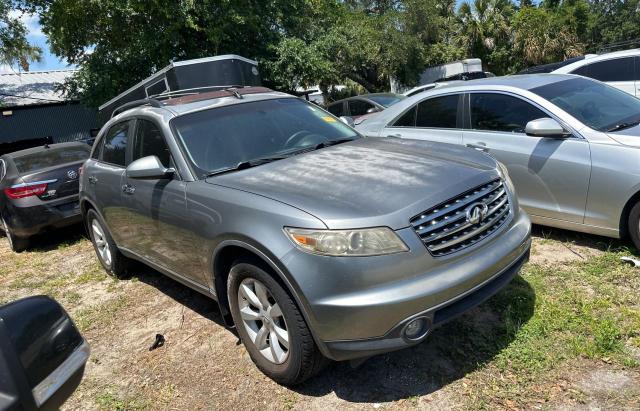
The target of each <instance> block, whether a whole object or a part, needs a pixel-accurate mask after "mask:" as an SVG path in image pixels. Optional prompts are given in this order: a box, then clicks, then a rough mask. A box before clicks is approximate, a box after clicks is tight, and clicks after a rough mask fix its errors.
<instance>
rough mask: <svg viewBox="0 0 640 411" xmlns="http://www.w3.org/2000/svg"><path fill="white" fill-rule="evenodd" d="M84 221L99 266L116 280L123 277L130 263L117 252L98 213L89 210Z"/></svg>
mask: <svg viewBox="0 0 640 411" xmlns="http://www.w3.org/2000/svg"><path fill="white" fill-rule="evenodd" d="M86 221H87V229H88V230H89V236H90V237H91V242H92V243H93V248H94V249H95V250H96V255H97V256H98V260H100V264H102V266H103V267H104V269H105V270H106V271H107V273H108V274H110V275H112V276H114V277H116V278H123V277H125V276H126V275H127V270H128V269H129V265H130V261H129V259H128V258H127V257H125V256H124V255H122V253H121V252H120V250H118V247H117V246H116V243H115V242H114V241H113V239H112V238H111V235H110V234H109V231H107V229H106V226H105V225H104V223H103V222H102V219H101V218H100V217H99V216H98V213H96V212H95V211H94V210H89V212H88V213H87V219H86Z"/></svg>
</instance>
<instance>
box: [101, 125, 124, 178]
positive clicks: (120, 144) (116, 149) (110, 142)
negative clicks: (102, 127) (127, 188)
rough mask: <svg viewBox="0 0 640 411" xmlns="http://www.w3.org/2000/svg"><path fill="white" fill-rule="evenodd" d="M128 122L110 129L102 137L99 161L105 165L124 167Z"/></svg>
mask: <svg viewBox="0 0 640 411" xmlns="http://www.w3.org/2000/svg"><path fill="white" fill-rule="evenodd" d="M129 124H130V122H129V121H125V122H123V123H119V124H116V125H115V126H113V127H111V128H110V129H109V131H108V132H107V134H106V135H105V136H104V143H103V146H102V152H101V155H100V159H101V160H102V161H104V162H105V163H110V164H114V165H117V166H122V167H124V165H125V161H126V152H127V140H128V137H129Z"/></svg>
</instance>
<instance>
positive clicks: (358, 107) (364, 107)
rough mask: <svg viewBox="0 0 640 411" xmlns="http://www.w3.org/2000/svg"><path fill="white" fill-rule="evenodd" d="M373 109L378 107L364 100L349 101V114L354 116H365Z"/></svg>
mask: <svg viewBox="0 0 640 411" xmlns="http://www.w3.org/2000/svg"><path fill="white" fill-rule="evenodd" d="M372 108H373V109H375V108H376V106H374V105H373V104H371V103H367V102H366V101H363V100H350V101H349V113H351V115H352V116H364V115H365V114H367V112H368V111H369V110H370V109H372Z"/></svg>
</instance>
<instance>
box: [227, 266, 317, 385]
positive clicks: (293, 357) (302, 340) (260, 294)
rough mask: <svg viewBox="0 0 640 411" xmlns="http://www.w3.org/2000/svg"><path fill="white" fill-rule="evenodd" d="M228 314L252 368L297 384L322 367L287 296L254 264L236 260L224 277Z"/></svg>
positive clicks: (270, 277) (271, 278)
mask: <svg viewBox="0 0 640 411" xmlns="http://www.w3.org/2000/svg"><path fill="white" fill-rule="evenodd" d="M227 286H228V297H229V305H230V308H231V316H232V317H233V321H234V323H235V325H236V330H237V331H238V334H239V335H240V339H241V340H242V343H243V344H244V346H245V347H246V349H247V351H248V352H249V356H250V357H251V359H252V360H253V362H254V363H255V364H256V366H257V367H258V368H259V369H260V370H261V371H262V372H263V373H264V374H266V375H267V376H268V377H269V378H271V379H273V380H274V381H276V382H278V383H280V384H284V385H296V384H300V383H301V382H303V381H305V380H307V379H308V378H310V377H312V376H314V375H315V374H317V373H318V372H319V371H320V370H321V369H322V367H323V366H324V365H325V364H326V362H327V360H326V359H325V358H324V357H323V356H322V354H321V353H320V351H319V350H318V347H317V346H316V344H315V342H314V341H313V337H312V336H311V332H310V331H309V328H308V327H307V323H306V321H305V320H304V317H303V316H302V313H301V312H300V310H299V309H298V307H297V306H296V304H295V302H294V301H293V299H292V298H291V296H290V295H289V294H288V293H287V292H286V291H285V290H284V289H283V288H282V286H281V285H280V284H279V283H278V282H277V281H276V280H275V279H274V278H273V277H272V276H271V275H269V274H268V273H267V272H265V271H264V270H263V269H261V268H259V267H258V266H256V265H253V264H250V263H246V262H237V263H236V264H234V265H233V267H232V268H231V271H230V273H229V279H228V284H227Z"/></svg>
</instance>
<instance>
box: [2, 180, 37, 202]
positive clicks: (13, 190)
mask: <svg viewBox="0 0 640 411" xmlns="http://www.w3.org/2000/svg"><path fill="white" fill-rule="evenodd" d="M45 191H47V183H26V184H17V185H15V186H11V187H8V188H5V189H4V193H5V194H6V195H7V197H9V198H12V199H14V200H15V199H18V198H25V197H31V196H39V195H40V194H44V192H45Z"/></svg>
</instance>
